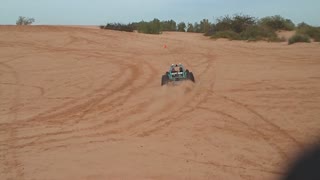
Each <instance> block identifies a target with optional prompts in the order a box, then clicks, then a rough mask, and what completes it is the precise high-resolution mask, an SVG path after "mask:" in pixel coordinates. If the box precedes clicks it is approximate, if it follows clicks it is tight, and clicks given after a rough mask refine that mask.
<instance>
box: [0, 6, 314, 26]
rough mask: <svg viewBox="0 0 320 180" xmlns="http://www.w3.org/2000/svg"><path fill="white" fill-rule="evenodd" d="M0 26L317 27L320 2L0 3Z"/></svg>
mask: <svg viewBox="0 0 320 180" xmlns="http://www.w3.org/2000/svg"><path fill="white" fill-rule="evenodd" d="M0 5H1V6H0V24H15V22H16V20H17V19H18V17H19V16H25V17H30V18H35V21H36V22H35V24H46V25H101V24H106V23H110V22H120V23H129V22H137V21H141V20H144V21H149V20H152V19H153V18H158V19H160V20H170V19H173V20H175V21H176V22H182V21H183V22H192V23H193V22H199V21H200V20H202V19H204V18H206V19H209V21H211V22H214V19H216V18H217V17H221V16H224V15H233V14H240V13H241V14H245V15H251V16H254V17H258V18H261V17H265V16H272V15H281V16H283V17H285V18H288V19H291V20H292V21H293V22H294V23H300V22H306V23H308V24H311V25H314V26H320V0H0Z"/></svg>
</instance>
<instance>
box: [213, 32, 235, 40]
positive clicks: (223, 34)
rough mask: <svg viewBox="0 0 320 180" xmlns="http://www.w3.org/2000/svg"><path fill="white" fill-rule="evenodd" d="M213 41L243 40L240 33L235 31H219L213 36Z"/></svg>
mask: <svg viewBox="0 0 320 180" xmlns="http://www.w3.org/2000/svg"><path fill="white" fill-rule="evenodd" d="M211 38H213V39H218V38H226V39H229V40H241V37H240V35H239V34H238V33H236V32H233V31H218V32H216V33H215V34H214V35H212V36H211Z"/></svg>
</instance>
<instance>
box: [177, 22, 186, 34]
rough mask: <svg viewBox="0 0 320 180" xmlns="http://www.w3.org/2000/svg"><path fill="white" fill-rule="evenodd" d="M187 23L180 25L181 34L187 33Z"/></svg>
mask: <svg viewBox="0 0 320 180" xmlns="http://www.w3.org/2000/svg"><path fill="white" fill-rule="evenodd" d="M186 27H187V26H186V23H184V22H181V23H179V24H178V31H179V32H186Z"/></svg>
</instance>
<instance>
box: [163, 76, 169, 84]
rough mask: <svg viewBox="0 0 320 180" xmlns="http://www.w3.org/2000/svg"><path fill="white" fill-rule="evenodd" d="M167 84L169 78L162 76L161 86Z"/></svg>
mask: <svg viewBox="0 0 320 180" xmlns="http://www.w3.org/2000/svg"><path fill="white" fill-rule="evenodd" d="M168 82H169V77H168V75H162V78H161V86H163V85H166V84H168Z"/></svg>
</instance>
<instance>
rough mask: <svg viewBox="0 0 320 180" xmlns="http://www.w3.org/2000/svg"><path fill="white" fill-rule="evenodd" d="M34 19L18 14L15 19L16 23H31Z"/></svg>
mask: <svg viewBox="0 0 320 180" xmlns="http://www.w3.org/2000/svg"><path fill="white" fill-rule="evenodd" d="M34 21H35V20H34V18H27V17H23V16H19V18H18V20H17V21H16V25H31V24H32V23H34Z"/></svg>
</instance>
